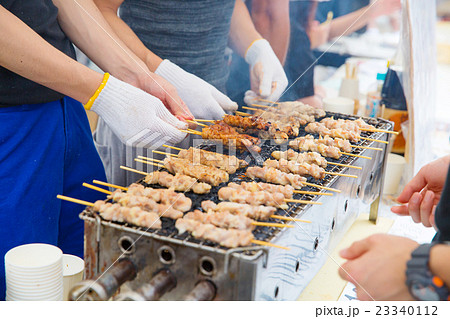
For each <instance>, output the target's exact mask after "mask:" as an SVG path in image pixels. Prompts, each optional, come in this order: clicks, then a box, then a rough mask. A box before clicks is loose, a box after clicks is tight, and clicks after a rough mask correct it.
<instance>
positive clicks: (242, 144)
mask: <svg viewBox="0 0 450 319" xmlns="http://www.w3.org/2000/svg"><path fill="white" fill-rule="evenodd" d="M201 135H202V138H203V139H204V140H219V141H221V143H222V144H223V145H224V146H225V147H228V148H231V149H238V150H241V151H246V150H251V151H254V152H258V153H259V152H261V148H260V147H259V146H258V144H259V143H260V140H259V139H258V138H256V137H253V136H250V135H245V134H240V133H238V132H237V131H236V130H235V129H234V128H233V127H231V126H229V125H228V124H226V123H224V122H219V123H218V124H214V125H209V126H207V127H204V128H203V130H202V133H201Z"/></svg>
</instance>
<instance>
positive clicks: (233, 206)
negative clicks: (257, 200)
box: [202, 200, 277, 220]
mask: <svg viewBox="0 0 450 319" xmlns="http://www.w3.org/2000/svg"><path fill="white" fill-rule="evenodd" d="M202 209H203V210H204V211H206V212H209V211H214V212H229V213H231V214H238V215H243V216H247V217H250V218H253V219H259V220H267V219H269V218H270V216H271V215H273V214H274V213H275V212H276V211H277V209H276V208H275V207H272V206H263V205H258V206H254V205H249V204H240V203H234V202H219V203H218V204H216V203H214V202H213V201H211V200H205V201H203V202H202Z"/></svg>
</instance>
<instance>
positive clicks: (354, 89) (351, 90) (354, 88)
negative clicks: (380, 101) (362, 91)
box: [339, 78, 359, 100]
mask: <svg viewBox="0 0 450 319" xmlns="http://www.w3.org/2000/svg"><path fill="white" fill-rule="evenodd" d="M339 96H342V97H346V98H349V99H352V100H356V99H359V80H358V79H347V78H344V79H342V83H341V87H340V89H339Z"/></svg>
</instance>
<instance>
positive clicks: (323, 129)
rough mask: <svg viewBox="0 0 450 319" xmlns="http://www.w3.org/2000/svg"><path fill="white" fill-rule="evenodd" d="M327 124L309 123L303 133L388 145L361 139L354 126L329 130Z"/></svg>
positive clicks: (365, 138)
mask: <svg viewBox="0 0 450 319" xmlns="http://www.w3.org/2000/svg"><path fill="white" fill-rule="evenodd" d="M327 123H328V122H313V123H309V124H308V125H307V126H306V127H305V131H306V132H308V133H317V134H320V135H322V136H326V135H328V136H331V137H333V138H335V137H339V138H343V139H347V140H350V141H352V142H358V141H359V140H368V141H374V142H379V143H384V144H389V142H387V141H382V140H377V139H373V138H369V137H362V136H361V135H360V134H359V133H360V132H359V128H358V127H357V126H356V125H353V127H355V128H354V129H344V128H342V127H340V128H331V129H330V128H329V127H327V125H330V124H327Z"/></svg>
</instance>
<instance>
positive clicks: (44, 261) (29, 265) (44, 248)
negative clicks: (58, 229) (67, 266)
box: [5, 244, 63, 271]
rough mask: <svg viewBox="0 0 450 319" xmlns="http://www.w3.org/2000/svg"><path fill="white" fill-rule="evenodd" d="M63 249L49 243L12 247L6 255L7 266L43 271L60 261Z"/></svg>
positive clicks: (23, 269)
mask: <svg viewBox="0 0 450 319" xmlns="http://www.w3.org/2000/svg"><path fill="white" fill-rule="evenodd" d="M62 255H63V253H62V251H61V249H59V248H58V247H56V246H53V245H48V244H27V245H21V246H17V247H14V248H12V249H10V250H9V251H8V252H7V253H6V255H5V267H8V268H9V267H11V268H15V269H17V270H22V271H27V270H31V271H41V270H45V269H47V268H49V267H52V266H53V265H55V264H57V263H59V262H60V260H61V259H62Z"/></svg>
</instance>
